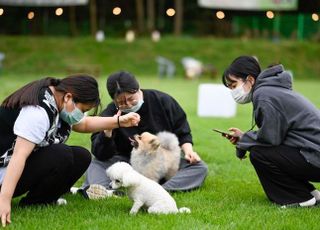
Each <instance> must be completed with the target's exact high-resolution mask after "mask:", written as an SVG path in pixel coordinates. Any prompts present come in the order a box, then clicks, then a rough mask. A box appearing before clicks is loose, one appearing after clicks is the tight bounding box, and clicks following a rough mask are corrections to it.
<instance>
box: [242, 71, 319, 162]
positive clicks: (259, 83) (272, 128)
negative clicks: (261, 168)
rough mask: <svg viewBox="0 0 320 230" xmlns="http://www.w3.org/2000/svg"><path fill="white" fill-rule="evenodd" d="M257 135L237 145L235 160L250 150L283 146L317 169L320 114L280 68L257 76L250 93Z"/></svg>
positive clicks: (245, 137)
mask: <svg viewBox="0 0 320 230" xmlns="http://www.w3.org/2000/svg"><path fill="white" fill-rule="evenodd" d="M252 103H253V109H254V118H255V122H256V124H257V126H258V128H259V130H257V131H248V132H246V133H245V134H244V135H243V136H242V138H241V139H240V140H239V141H238V143H237V156H238V157H240V158H241V157H243V156H244V154H245V152H246V151H247V150H248V151H250V147H252V146H257V145H259V146H278V145H286V146H290V147H294V148H299V149H300V152H301V154H302V155H303V156H304V158H305V159H306V160H307V161H308V162H309V163H311V164H313V165H314V166H317V167H319V168H320V110H319V109H318V108H316V107H315V106H314V105H313V104H312V103H311V102H310V101H309V100H307V99H306V98H304V97H303V96H302V95H300V94H298V93H296V92H294V91H292V77H291V75H290V74H289V73H288V72H286V71H284V69H283V66H282V65H276V66H273V67H271V68H268V69H266V70H264V71H263V72H261V73H260V75H259V76H258V77H257V79H256V83H255V85H254V89H253V98H252Z"/></svg>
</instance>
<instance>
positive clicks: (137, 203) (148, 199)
mask: <svg viewBox="0 0 320 230" xmlns="http://www.w3.org/2000/svg"><path fill="white" fill-rule="evenodd" d="M107 176H108V177H109V178H110V179H111V183H110V184H111V186H112V188H113V189H118V188H120V187H126V188H128V195H129V198H130V199H132V200H133V202H134V203H133V206H132V208H131V210H130V214H136V213H137V212H138V211H139V209H140V208H141V207H142V206H145V207H147V208H148V213H154V214H169V213H178V212H180V213H181V212H186V213H189V212H190V209H189V208H185V207H184V208H180V209H178V208H177V205H176V202H175V200H174V199H173V198H172V197H171V196H170V194H169V193H168V192H167V191H166V190H165V189H164V188H162V187H161V185H159V184H158V183H156V182H155V181H153V180H150V179H148V178H147V177H145V176H143V175H141V174H140V173H138V172H137V171H135V170H134V169H133V168H132V167H131V165H129V164H128V163H126V162H117V163H115V164H113V165H111V166H110V167H109V168H108V169H107Z"/></svg>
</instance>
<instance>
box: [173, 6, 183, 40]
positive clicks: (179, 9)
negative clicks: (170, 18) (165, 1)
mask: <svg viewBox="0 0 320 230" xmlns="http://www.w3.org/2000/svg"><path fill="white" fill-rule="evenodd" d="M174 5H175V9H176V15H175V16H174V35H176V36H180V35H181V33H182V28H183V0H175V1H174Z"/></svg>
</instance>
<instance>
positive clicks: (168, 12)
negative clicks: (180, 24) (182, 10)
mask: <svg viewBox="0 0 320 230" xmlns="http://www.w3.org/2000/svg"><path fill="white" fill-rule="evenodd" d="M166 14H167V15H168V16H169V17H172V16H174V15H175V14H176V11H175V10H174V9H173V8H169V9H167V11H166Z"/></svg>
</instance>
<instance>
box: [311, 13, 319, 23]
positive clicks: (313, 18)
mask: <svg viewBox="0 0 320 230" xmlns="http://www.w3.org/2000/svg"><path fill="white" fill-rule="evenodd" d="M311 18H312V20H313V21H315V22H317V21H319V15H318V14H316V13H313V14H312V15H311Z"/></svg>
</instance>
